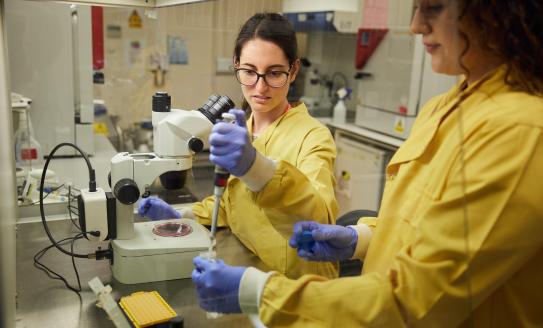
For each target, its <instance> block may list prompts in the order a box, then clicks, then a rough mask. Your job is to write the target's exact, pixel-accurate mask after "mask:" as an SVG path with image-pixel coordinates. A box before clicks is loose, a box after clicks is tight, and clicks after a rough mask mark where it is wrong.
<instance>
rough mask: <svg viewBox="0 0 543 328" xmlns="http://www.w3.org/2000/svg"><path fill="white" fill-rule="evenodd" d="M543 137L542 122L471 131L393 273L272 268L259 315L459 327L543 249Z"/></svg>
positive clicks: (319, 322)
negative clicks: (287, 272) (329, 275)
mask: <svg viewBox="0 0 543 328" xmlns="http://www.w3.org/2000/svg"><path fill="white" fill-rule="evenodd" d="M542 139H543V138H542V132H541V131H540V129H539V128H537V127H531V126H527V125H516V126H512V125H511V124H501V123H500V122H487V124H486V125H484V126H482V127H481V130H480V132H478V133H476V134H475V135H474V136H466V140H465V142H464V145H463V147H462V148H461V149H459V151H458V155H457V159H456V160H455V162H454V163H453V165H452V166H451V168H450V172H445V173H447V182H446V186H444V188H443V190H442V191H441V193H440V195H439V197H435V198H434V197H430V196H428V195H425V197H427V199H425V201H428V202H430V203H429V206H428V207H426V210H425V211H424V212H423V213H420V215H419V217H418V218H417V220H419V222H418V224H415V223H414V222H412V223H410V225H409V226H410V227H411V228H412V229H413V230H411V231H410V233H414V234H415V238H413V241H412V242H410V243H407V244H406V245H404V247H402V248H401V250H400V251H399V252H398V253H397V255H396V256H395V258H394V260H393V261H392V262H391V263H392V264H391V266H390V268H389V269H388V272H387V273H382V272H369V273H366V274H364V275H362V276H359V277H349V278H341V279H336V280H325V279H323V278H319V277H315V276H310V275H307V276H303V277H302V278H300V279H298V280H290V279H287V278H285V277H283V276H279V275H273V276H272V277H270V278H269V280H268V282H267V283H266V285H265V286H264V290H263V293H262V298H261V300H260V301H261V306H260V312H259V315H260V318H261V320H262V321H263V322H264V323H265V324H266V325H267V326H270V327H286V326H289V327H310V326H311V327H366V326H371V327H405V326H410V327H456V326H458V325H459V324H461V323H462V322H464V321H465V320H467V319H468V317H469V314H470V311H469V309H470V308H472V309H473V308H476V307H477V306H478V305H479V304H481V302H482V301H484V300H485V298H487V297H488V296H489V295H490V294H492V293H493V292H494V291H495V290H496V289H497V288H498V287H500V286H501V285H502V284H503V283H504V282H506V281H508V280H509V279H514V278H512V277H513V275H514V274H515V273H516V272H517V271H518V270H519V269H520V268H522V266H523V265H524V264H525V263H527V262H528V261H529V260H530V259H531V258H532V257H533V256H534V255H535V254H537V252H538V251H539V250H540V249H541V247H543V239H542V238H541V231H543V220H542V219H541V218H542V217H543V202H542V200H541V198H542V197H541V192H540V190H541V181H543V170H541V167H542V164H543V141H542ZM459 148H460V147H459ZM406 229H410V228H408V227H407V226H406ZM378 232H379V231H378V230H377V233H378ZM408 232H409V231H406V232H405V233H408ZM372 250H373V251H378V249H377V248H370V251H372ZM519 283H520V282H519Z"/></svg>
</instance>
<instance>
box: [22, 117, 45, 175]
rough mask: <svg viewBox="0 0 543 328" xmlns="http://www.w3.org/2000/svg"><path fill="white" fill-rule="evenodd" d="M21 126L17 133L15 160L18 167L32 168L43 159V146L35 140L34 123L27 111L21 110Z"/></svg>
mask: <svg viewBox="0 0 543 328" xmlns="http://www.w3.org/2000/svg"><path fill="white" fill-rule="evenodd" d="M18 112H19V126H18V128H17V131H15V160H16V162H17V164H18V165H21V166H27V167H29V168H32V164H34V165H36V164H39V162H40V159H41V158H42V157H43V155H42V153H41V146H40V144H39V142H38V141H36V139H35V138H34V133H33V129H32V123H31V122H30V117H28V113H27V111H26V109H20V110H18Z"/></svg>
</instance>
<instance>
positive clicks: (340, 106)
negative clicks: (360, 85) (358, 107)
mask: <svg viewBox="0 0 543 328" xmlns="http://www.w3.org/2000/svg"><path fill="white" fill-rule="evenodd" d="M351 91H352V90H351V89H349V88H341V89H339V90H338V91H337V93H336V94H337V96H338V101H337V103H336V105H335V106H334V116H333V118H332V122H333V123H335V124H345V121H346V120H347V107H346V106H345V101H344V100H345V99H347V98H348V97H349V95H350V94H351Z"/></svg>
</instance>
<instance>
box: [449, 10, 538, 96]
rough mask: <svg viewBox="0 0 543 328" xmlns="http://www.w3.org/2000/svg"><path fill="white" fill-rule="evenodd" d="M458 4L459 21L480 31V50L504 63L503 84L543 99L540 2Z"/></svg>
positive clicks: (478, 38)
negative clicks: (505, 70)
mask: <svg viewBox="0 0 543 328" xmlns="http://www.w3.org/2000/svg"><path fill="white" fill-rule="evenodd" d="M457 2H458V4H459V10H460V17H459V19H460V20H462V19H466V20H467V22H468V24H470V25H471V26H473V27H475V28H476V29H477V30H478V31H479V33H478V35H477V36H476V37H477V40H478V42H479V43H480V44H481V45H482V47H483V49H484V50H487V51H490V52H491V53H493V54H495V55H497V56H498V57H499V58H501V59H503V61H504V63H505V65H506V66H507V74H506V76H505V83H507V84H508V85H510V86H511V87H512V88H513V89H514V90H519V91H524V92H528V93H531V94H535V95H540V96H541V95H543V1H542V0H514V1H509V0H457ZM468 46H469V44H468Z"/></svg>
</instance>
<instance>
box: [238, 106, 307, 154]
mask: <svg viewBox="0 0 543 328" xmlns="http://www.w3.org/2000/svg"><path fill="white" fill-rule="evenodd" d="M303 112H306V113H308V110H307V108H306V107H305V104H304V103H296V104H293V105H292V107H291V108H290V109H289V110H288V111H287V112H285V113H283V115H281V116H279V117H278V118H277V119H276V120H275V121H274V122H273V123H272V124H270V126H268V127H267V128H266V129H265V130H264V132H263V133H262V134H261V135H260V136H258V138H256V139H255V141H254V142H253V145H254V146H255V148H256V149H260V150H262V151H264V152H265V149H266V145H267V144H268V142H269V141H270V140H271V138H272V136H273V135H274V132H275V130H276V129H277V127H278V126H279V125H280V124H281V122H282V121H283V120H284V119H285V118H286V117H289V116H293V115H298V114H299V113H303ZM253 120H254V117H253V114H251V116H250V117H249V119H248V120H247V129H248V130H249V133H250V134H251V135H252V134H253ZM264 155H266V154H265V153H264Z"/></svg>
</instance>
